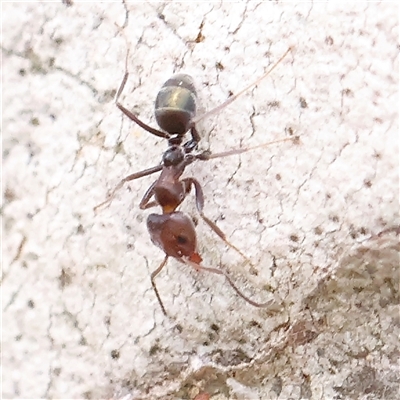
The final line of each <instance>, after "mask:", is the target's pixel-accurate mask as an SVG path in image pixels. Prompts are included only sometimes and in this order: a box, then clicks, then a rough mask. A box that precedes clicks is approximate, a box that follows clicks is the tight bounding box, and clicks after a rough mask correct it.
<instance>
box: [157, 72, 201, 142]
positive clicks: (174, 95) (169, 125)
mask: <svg viewBox="0 0 400 400" xmlns="http://www.w3.org/2000/svg"><path fill="white" fill-rule="evenodd" d="M154 107H155V116H156V120H157V123H158V125H159V126H160V128H161V129H163V130H164V131H165V132H168V133H170V134H178V135H184V134H185V133H186V132H187V131H188V130H189V129H190V121H191V120H192V119H193V117H194V116H195V114H196V89H195V87H194V85H193V80H192V78H191V77H190V76H189V75H185V74H178V75H174V76H173V77H172V78H170V79H168V80H167V81H166V82H165V83H164V85H163V86H162V88H161V90H160V91H159V93H158V95H157V98H156V102H155V106H154Z"/></svg>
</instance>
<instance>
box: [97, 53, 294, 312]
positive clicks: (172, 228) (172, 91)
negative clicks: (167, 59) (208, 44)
mask: <svg viewBox="0 0 400 400" xmlns="http://www.w3.org/2000/svg"><path fill="white" fill-rule="evenodd" d="M291 50H292V48H291V47H290V48H289V49H288V50H287V51H286V52H285V53H284V54H283V56H282V57H281V58H280V59H279V60H278V61H277V62H276V63H275V64H274V65H273V66H272V67H271V68H270V69H269V70H268V71H267V72H266V73H265V74H264V75H263V76H261V77H260V78H258V79H257V80H256V81H255V82H253V83H252V84H251V85H249V86H247V87H246V88H244V89H243V90H242V91H240V92H239V93H237V94H235V95H233V96H231V97H229V98H228V99H227V100H226V101H225V102H224V103H222V104H221V105H219V106H217V107H216V108H214V109H212V110H211V111H208V112H206V113H205V114H203V115H201V116H198V117H196V116H195V115H196V89H195V87H194V84H193V80H192V78H191V77H190V76H189V75H186V74H177V75H174V76H172V77H171V78H170V79H168V80H167V81H166V82H165V83H164V85H163V86H162V88H161V90H160V91H159V93H158V95H157V98H156V101H155V117H156V121H157V123H158V125H159V127H160V128H161V129H162V130H158V129H154V128H152V127H150V126H149V125H147V124H145V123H144V122H142V121H141V120H140V119H139V118H138V117H136V115H134V114H133V113H132V112H131V111H129V110H128V109H126V108H125V107H124V106H123V105H122V104H121V103H120V102H119V97H120V96H121V93H122V91H123V89H124V87H125V84H126V82H127V79H128V75H129V74H128V72H127V68H126V72H125V75H124V77H123V79H122V82H121V85H120V87H119V89H118V91H117V94H116V98H115V102H116V105H117V107H118V108H119V109H120V110H121V111H122V112H123V113H124V114H125V115H126V116H127V117H128V118H129V119H131V120H132V121H134V122H135V123H136V124H137V125H139V126H140V127H141V128H143V129H144V130H146V131H148V132H150V133H151V134H153V135H155V136H158V137H161V138H163V139H167V140H168V148H167V150H166V151H165V152H164V154H163V156H162V160H161V163H160V164H158V165H156V166H154V167H151V168H148V169H145V170H143V171H139V172H136V173H134V174H131V175H128V176H127V177H125V178H124V179H122V180H121V181H120V182H119V184H118V185H117V186H116V187H115V188H114V190H113V191H112V192H111V193H110V195H109V196H108V197H107V199H106V200H105V201H104V202H102V203H101V204H99V205H97V206H96V207H95V208H94V211H96V210H97V209H98V208H100V207H102V206H103V205H105V204H108V203H110V202H111V201H112V199H113V198H114V196H115V193H116V192H117V191H118V190H119V189H120V188H122V186H123V185H124V184H125V183H126V182H130V181H132V180H135V179H139V178H142V177H144V176H147V175H151V174H153V173H155V172H159V171H161V174H160V176H159V177H158V179H157V180H156V181H155V182H154V183H153V184H152V185H151V186H150V187H149V188H148V189H147V191H146V193H145V194H144V196H143V198H142V200H141V202H140V204H139V207H140V209H141V210H145V209H148V208H151V207H155V206H160V207H161V208H162V214H150V215H149V216H148V218H147V229H148V231H149V233H150V237H151V240H152V242H153V243H154V244H155V245H156V246H158V247H159V248H161V249H162V250H163V251H164V253H165V258H164V260H163V261H162V262H161V264H160V265H159V267H158V268H157V269H156V270H155V271H153V272H152V274H151V284H152V286H153V289H154V292H155V294H156V296H157V300H158V302H159V304H160V306H161V309H162V311H163V313H164V314H165V315H167V313H166V311H165V307H164V305H163V302H162V301H161V297H160V295H159V293H158V290H157V287H156V285H155V278H156V276H157V275H158V274H159V273H160V271H161V270H162V269H163V268H164V266H165V265H166V263H167V260H168V258H169V257H173V258H175V259H177V260H178V261H180V262H182V263H184V264H186V265H189V266H191V267H193V268H194V269H196V270H197V271H206V272H211V273H215V274H219V275H224V276H225V278H226V280H227V281H228V283H229V284H230V286H231V287H232V288H233V289H234V290H235V291H236V293H237V294H238V295H239V296H240V297H242V298H243V299H244V300H245V301H247V302H248V303H249V304H251V305H253V306H255V307H267V306H268V305H269V304H270V302H267V303H257V302H255V301H253V300H251V299H250V298H248V297H247V296H245V295H244V294H243V293H242V292H241V291H240V290H239V289H238V288H237V287H236V285H235V284H234V283H233V282H232V280H231V278H230V277H229V276H228V275H227V274H226V273H225V272H224V271H222V270H220V269H217V268H208V267H204V266H202V265H201V262H202V258H201V256H200V255H199V253H198V252H197V235H196V230H195V227H194V224H193V221H192V220H191V218H189V217H188V216H187V215H185V214H184V213H183V212H181V211H176V209H177V208H178V206H179V205H180V204H181V203H182V202H183V200H184V199H185V198H186V196H187V195H188V194H189V193H190V191H191V188H192V187H194V190H195V199H196V208H197V210H198V212H199V214H200V217H201V218H202V219H203V221H204V222H205V223H206V224H207V225H208V226H209V227H210V228H211V229H212V230H213V231H214V232H215V233H216V234H217V235H218V236H219V237H220V238H221V239H222V240H223V241H224V242H225V243H226V244H227V245H228V246H230V247H231V248H233V249H234V250H236V251H237V252H238V253H239V254H240V255H241V256H242V257H244V258H246V259H247V257H246V256H245V255H244V254H243V253H242V252H241V251H240V250H239V249H238V248H237V247H236V246H235V245H233V244H232V243H230V242H229V241H228V240H227V238H226V235H225V234H224V233H223V232H222V231H221V229H220V228H218V226H217V225H216V224H215V223H214V222H212V221H211V220H210V219H209V218H207V217H206V216H205V215H204V213H203V208H204V195H203V190H202V187H201V185H200V183H199V182H198V181H197V180H196V179H195V178H193V177H189V178H184V179H180V178H181V176H182V174H183V172H184V170H185V168H186V167H187V166H188V165H190V164H192V163H193V162H194V161H195V160H201V161H206V160H210V159H213V158H219V157H226V156H230V155H235V154H241V153H244V152H247V151H249V150H252V149H256V148H260V147H264V146H269V145H271V144H274V143H279V142H283V141H288V140H293V139H296V138H285V139H281V140H276V141H272V142H268V143H265V144H262V145H258V146H254V147H248V148H240V149H233V150H228V151H225V152H222V153H216V154H211V153H210V152H209V151H203V152H200V153H198V154H193V151H194V150H195V149H196V148H197V145H198V143H199V141H200V135H199V133H198V132H197V129H196V124H197V123H198V122H199V121H200V120H202V119H204V118H206V117H209V116H211V115H213V114H215V113H217V112H219V111H220V110H222V109H223V108H225V107H226V106H227V105H229V104H230V103H232V102H233V101H234V100H235V99H237V98H238V97H239V96H240V95H241V94H243V93H244V92H246V91H247V90H249V89H251V88H252V87H254V86H256V85H257V84H258V83H259V82H260V81H261V80H262V79H264V78H265V77H266V76H267V75H269V74H270V73H271V72H272V70H274V69H275V68H276V66H277V65H278V64H279V63H280V62H281V61H282V60H283V59H284V58H285V57H286V56H287V54H288V53H289V52H290V51H291ZM188 131H190V134H191V139H190V140H188V141H187V142H185V143H183V144H182V142H183V140H184V136H185V135H186V133H187V132H188ZM152 199H153V200H152Z"/></svg>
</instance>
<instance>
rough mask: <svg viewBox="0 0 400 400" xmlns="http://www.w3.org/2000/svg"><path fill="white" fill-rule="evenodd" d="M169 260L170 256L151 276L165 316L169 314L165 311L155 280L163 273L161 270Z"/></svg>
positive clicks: (166, 257)
mask: <svg viewBox="0 0 400 400" xmlns="http://www.w3.org/2000/svg"><path fill="white" fill-rule="evenodd" d="M167 260H168V256H165V258H164V260H163V261H162V263H161V264H160V266H159V267H158V268H157V269H156V270H155V271H153V272H152V273H151V275H150V277H151V285H152V286H153V289H154V292H155V293H156V297H157V300H158V302H159V303H160V306H161V310H162V312H163V313H164V315H165V316H166V315H167V313H166V311H165V307H164V304H163V302H162V301H161V297H160V295H159V293H158V290H157V287H156V283H155V281H154V279H155V277H156V276H157V275H158V274H159V273H160V272H161V270H162V269H163V268H164V267H165V264H166V263H167Z"/></svg>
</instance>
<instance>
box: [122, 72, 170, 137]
mask: <svg viewBox="0 0 400 400" xmlns="http://www.w3.org/2000/svg"><path fill="white" fill-rule="evenodd" d="M128 75H129V73H128V72H125V75H124V77H123V78H122V82H121V85H120V87H119V89H118V91H117V95H116V96H115V104H116V105H117V107H118V108H119V109H120V110H121V111H122V112H123V113H124V114H125V115H126V116H127V117H128V118H129V119H131V120H132V121H133V122H136V123H137V124H138V125H139V126H140V127H141V128H143V129H144V130H146V131H147V132H150V133H151V134H153V135H156V136H158V137H162V138H164V139H169V137H170V135H169V134H168V133H165V132H163V131H160V130H158V129H154V128H152V127H151V126H149V125H147V124H145V123H144V122H142V121H141V120H140V119H139V118H138V117H136V115H135V114H133V113H132V112H130V111H129V110H128V109H126V108H125V107H124V106H123V105H122V104H121V103H120V102H119V101H118V99H119V97H120V96H121V93H122V91H123V89H124V87H125V84H126V81H127V80H128Z"/></svg>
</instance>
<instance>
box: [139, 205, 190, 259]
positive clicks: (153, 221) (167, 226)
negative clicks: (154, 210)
mask: <svg viewBox="0 0 400 400" xmlns="http://www.w3.org/2000/svg"><path fill="white" fill-rule="evenodd" d="M147 229H148V230H149V233H150V236H151V240H152V242H153V243H154V244H155V245H156V246H158V247H159V248H160V249H162V250H163V251H164V252H165V254H166V255H167V256H170V257H174V258H177V259H182V257H189V258H190V259H191V258H193V257H195V256H196V255H197V252H196V247H197V237H196V231H195V227H194V224H193V221H192V220H191V219H190V218H189V217H188V216H187V215H185V214H184V213H182V212H180V211H175V212H173V213H170V214H162V215H159V214H150V215H149V216H148V218H147ZM195 258H196V257H195Z"/></svg>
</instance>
